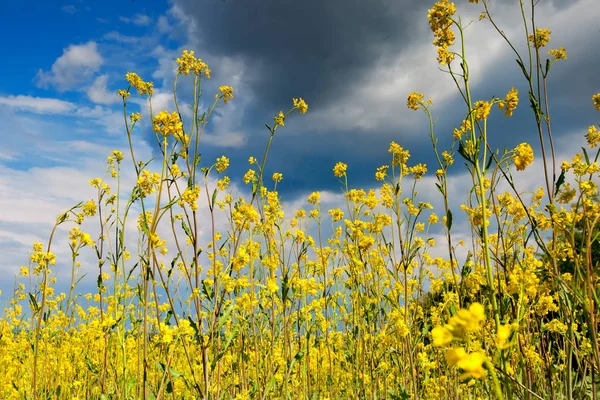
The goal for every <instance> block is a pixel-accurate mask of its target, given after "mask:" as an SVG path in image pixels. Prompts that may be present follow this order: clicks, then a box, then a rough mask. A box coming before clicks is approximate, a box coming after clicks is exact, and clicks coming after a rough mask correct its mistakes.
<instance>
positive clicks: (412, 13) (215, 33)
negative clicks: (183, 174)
mask: <svg viewBox="0 0 600 400" xmlns="http://www.w3.org/2000/svg"><path fill="white" fill-rule="evenodd" d="M432 3H433V1H432V2H417V1H403V2H401V1H381V0H372V1H355V0H352V1H347V0H346V1H345V0H326V1H323V0H321V1H318V0H309V1H303V2H297V1H296V2H292V1H282V0H261V1H250V0H225V1H219V0H210V1H204V2H202V3H201V4H199V3H198V2H197V1H195V0H175V4H176V5H177V6H178V7H180V8H181V10H182V12H183V14H185V15H186V16H188V17H190V18H191V19H192V20H193V21H194V24H195V28H196V31H195V33H196V35H197V37H194V38H191V40H197V41H198V45H199V49H201V50H202V51H206V52H208V53H210V54H212V55H215V56H226V57H235V58H241V59H242V60H243V61H244V64H245V65H246V67H247V68H250V69H251V70H252V71H253V72H254V73H253V74H252V80H251V81H250V82H249V85H250V87H251V91H252V93H253V96H254V98H253V102H252V104H250V105H249V106H248V109H247V112H246V113H245V115H244V121H243V126H244V130H245V132H246V133H248V134H249V135H250V139H249V141H248V143H247V145H246V146H245V147H243V148H241V149H235V150H228V151H226V154H227V155H229V156H231V158H232V170H231V171H230V172H231V176H232V179H236V178H237V179H238V180H239V179H240V178H241V175H243V173H244V172H245V171H246V169H247V164H246V163H245V161H246V160H247V157H248V156H249V155H253V156H255V157H260V156H261V155H262V151H263V150H264V145H265V143H266V141H267V139H268V133H267V132H266V130H265V129H264V122H268V123H271V120H270V118H271V116H272V115H273V114H274V113H275V112H276V111H278V110H279V109H280V108H283V109H286V107H287V106H286V105H288V104H290V103H291V102H290V98H291V97H294V96H302V97H304V98H305V99H307V101H308V102H309V105H310V108H309V113H311V112H314V111H315V110H320V109H322V107H329V108H331V107H332V106H333V107H334V108H335V106H336V105H337V104H340V103H343V101H344V99H345V96H346V95H350V94H352V95H353V96H355V94H354V93H352V92H353V91H354V90H356V88H357V87H361V84H362V83H363V82H365V80H367V79H368V78H370V77H371V76H372V74H373V73H374V71H375V70H376V69H377V68H376V67H377V66H381V65H382V64H384V65H385V64H388V62H391V61H394V60H395V58H397V57H398V56H399V55H403V54H405V53H410V52H411V51H413V50H415V46H418V45H419V44H425V43H427V44H429V43H430V41H431V39H432V38H431V32H430V31H429V28H428V26H427V18H426V15H427V9H428V8H430V7H431V4H432ZM576 3H578V1H572V2H571V1H566V0H542V1H541V2H539V6H545V7H548V6H551V8H555V9H558V10H560V12H563V11H564V10H566V9H567V8H568V7H569V6H572V5H574V4H576ZM457 6H459V9H460V10H467V7H477V6H475V5H468V4H467V2H466V1H465V2H462V3H461V2H457ZM461 6H462V8H461ZM470 10H471V12H477V13H478V12H479V11H478V10H476V9H474V8H472V9H470ZM498 10H499V11H502V8H499V9H498ZM511 12H512V11H511ZM473 15H474V17H473V19H474V20H475V21H476V19H477V18H476V15H477V14H473ZM503 22H504V23H507V24H509V25H507V26H506V27H510V24H511V23H513V22H514V23H515V24H516V23H520V22H518V21H512V22H511V19H510V17H506V16H505V18H504V21H503ZM482 23H485V21H483V22H482ZM538 26H545V25H544V21H539V23H538ZM556 28H557V30H558V28H559V27H556ZM472 40H475V41H477V42H480V43H479V46H486V41H485V40H483V39H482V38H477V37H467V41H472ZM518 40H520V38H519V39H518ZM591 40H593V39H592V38H580V39H578V41H579V46H578V49H582V48H587V49H595V47H594V46H593V43H592V42H590V41H591ZM582 41H583V42H586V41H587V42H590V43H589V45H586V46H582V45H581V42H582ZM553 44H554V37H553ZM556 44H557V45H558V46H562V45H563V44H561V42H560V35H557V40H556ZM571 44H572V43H567V44H566V46H567V47H568V50H567V51H568V52H569V46H570V45H571ZM552 47H557V46H552ZM502 51H505V53H506V55H507V57H505V58H503V59H502V60H499V61H498V62H497V63H494V64H493V65H486V67H485V68H486V69H485V75H486V77H488V78H487V79H486V80H484V81H482V82H479V83H478V84H477V85H474V86H473V87H472V89H473V95H474V99H475V100H479V99H489V98H490V97H491V96H492V95H494V96H496V97H504V95H505V94H506V91H507V90H508V89H510V87H511V86H512V85H514V86H516V87H517V88H518V89H519V90H520V98H521V104H520V106H519V109H518V110H517V112H516V113H515V116H514V117H513V118H510V119H505V118H504V117H502V112H500V111H495V112H494V114H493V115H492V117H491V118H492V119H491V120H490V124H489V125H488V126H489V132H490V136H489V137H490V141H491V144H492V145H493V146H494V147H500V148H503V147H507V148H512V147H513V146H514V145H516V144H518V143H520V142H522V141H528V142H530V143H531V144H532V145H533V146H534V147H537V146H538V144H537V143H538V139H537V136H536V133H535V124H534V123H533V116H532V114H531V110H529V109H528V100H527V87H526V85H525V81H524V78H523V76H522V75H521V73H520V70H519V68H518V67H517V65H516V63H515V62H514V58H515V57H514V55H513V54H511V53H510V51H509V50H508V44H506V43H504V44H503V49H502ZM546 51H547V49H544V52H543V53H544V55H545V54H546V53H545V52H546ZM433 54H434V53H433V50H432V57H431V58H430V59H429V60H428V62H430V63H435V61H434V60H433V59H434V57H435V55H433ZM569 55H570V60H568V61H567V62H564V61H561V62H559V63H557V65H556V66H554V67H553V69H552V71H551V80H550V83H549V89H550V93H551V96H552V104H553V106H552V108H551V113H552V118H553V124H554V132H555V134H557V135H559V134H561V133H570V132H569V131H570V130H573V129H580V128H581V126H582V122H580V121H584V120H588V121H589V120H590V118H592V117H593V115H592V114H593V109H592V108H591V103H590V97H591V94H593V90H595V91H598V87H600V85H598V84H597V82H598V80H597V78H596V77H595V72H594V66H595V65H597V64H598V62H599V61H600V59H599V57H598V52H597V51H585V52H583V51H580V50H578V51H575V52H573V53H569ZM412 68H413V69H417V70H419V69H420V68H421V67H420V66H419V65H413V66H412ZM457 69H458V65H455V70H457ZM399 73H400V74H402V73H403V72H402V71H399ZM416 78H417V79H418V78H419V74H418V73H417V74H416ZM435 79H439V80H440V81H442V80H450V79H451V78H450V77H448V76H446V75H445V74H443V73H441V72H440V73H439V76H437V77H436V78H435ZM593 82H596V85H595V87H594V88H591V86H590V85H591V83H593ZM421 83H422V82H421ZM421 83H419V84H421ZM415 84H417V82H415ZM380 89H381V88H380ZM414 89H417V90H419V89H422V88H420V87H414ZM411 90H412V89H411ZM405 96H406V93H398V99H400V100H398V105H399V107H398V109H397V113H406V108H405V106H404V102H405V100H403V99H405ZM435 100H436V99H434V101H435ZM365 102H366V100H365ZM436 105H438V106H439V105H440V104H436ZM360 106H362V107H364V109H365V110H366V111H367V112H370V111H373V110H372V108H371V109H369V104H366V103H365V104H360ZM400 106H401V107H400ZM441 106H442V107H441V108H439V107H437V108H434V112H435V118H436V119H437V124H436V132H437V134H438V136H439V137H440V143H439V145H440V148H441V149H446V148H448V147H449V145H450V142H451V140H452V129H453V128H454V127H456V126H458V125H459V124H460V121H461V120H462V119H463V118H464V116H465V105H464V103H463V102H462V99H461V98H460V97H459V96H458V94H457V93H456V94H455V95H454V96H453V97H451V98H450V99H449V101H445V102H442V104H441ZM393 110H396V109H395V108H393ZM386 112H387V108H386ZM399 115H402V118H404V114H399ZM414 115H416V114H411V116H414ZM303 117H304V116H300V115H293V117H291V118H290V120H289V121H286V127H285V128H283V129H282V130H281V131H278V133H277V136H276V137H275V140H274V142H273V146H272V148H271V152H270V155H269V162H268V167H267V171H266V175H265V176H267V177H269V176H270V173H272V172H273V171H278V172H282V173H283V174H284V182H283V184H282V185H280V186H279V187H280V190H281V191H282V192H284V193H285V194H287V195H288V196H293V195H294V194H296V193H298V192H305V191H307V190H324V189H333V190H335V189H337V188H338V186H339V185H338V183H337V179H336V178H334V177H333V174H332V172H331V169H332V167H333V165H335V163H336V162H337V161H344V162H347V163H348V164H349V169H348V173H349V175H350V176H351V180H352V183H353V186H355V187H367V186H371V185H373V184H375V182H374V179H373V174H374V170H375V168H377V167H378V166H380V165H382V164H386V163H388V161H389V157H388V156H389V155H388V154H387V147H388V145H389V142H390V141H391V140H394V141H396V142H398V143H400V144H401V145H403V146H405V147H406V148H408V149H410V151H411V154H412V155H413V162H414V163H417V162H425V163H428V165H429V168H430V170H431V172H433V171H434V170H435V168H436V167H435V164H434V162H433V161H434V160H433V159H432V155H433V154H432V151H431V142H430V140H429V138H428V132H427V120H426V118H425V117H424V116H422V125H421V126H417V127H415V126H412V127H407V126H406V125H405V126H397V127H395V126H392V125H390V124H387V125H386V124H381V125H378V126H376V127H373V128H369V127H359V126H355V127H350V128H347V129H339V128H338V127H335V126H333V123H331V124H329V125H327V124H325V125H324V126H322V127H320V128H314V127H312V128H310V129H306V128H302V125H303V122H302V118H303ZM353 117H354V116H353V115H351V114H349V115H348V118H353ZM292 118H293V119H292ZM392 120H393V121H397V118H392ZM409 125H410V124H409ZM297 126H300V128H299V129H300V131H302V130H304V131H302V132H301V133H297V132H296V133H294V134H288V133H287V132H290V130H294V129H298V128H296V127H297ZM213 150H215V149H213ZM213 150H208V152H212V151H213ZM216 150H218V151H221V150H220V149H216ZM214 155H215V156H217V155H220V154H217V153H215V154H214ZM212 157H213V154H210V155H209V158H211V159H212Z"/></svg>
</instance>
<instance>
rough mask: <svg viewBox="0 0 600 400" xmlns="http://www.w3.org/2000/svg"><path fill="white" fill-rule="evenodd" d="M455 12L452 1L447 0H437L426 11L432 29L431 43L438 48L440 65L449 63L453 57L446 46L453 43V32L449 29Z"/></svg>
mask: <svg viewBox="0 0 600 400" xmlns="http://www.w3.org/2000/svg"><path fill="white" fill-rule="evenodd" d="M454 13H456V6H455V5H454V3H448V0H441V1H438V2H437V3H435V4H434V5H433V8H432V9H430V10H429V11H428V13H427V18H428V19H429V26H430V28H431V30H432V31H433V36H434V38H435V39H434V41H433V44H434V46H436V47H437V48H438V58H437V60H438V62H439V63H440V64H441V65H446V64H450V63H451V62H452V60H453V59H454V54H453V53H451V52H450V51H448V48H449V47H450V46H452V44H454V40H455V36H454V32H452V30H451V29H450V27H451V26H452V24H454V21H453V20H452V16H453V15H454Z"/></svg>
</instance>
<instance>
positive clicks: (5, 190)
mask: <svg viewBox="0 0 600 400" xmlns="http://www.w3.org/2000/svg"><path fill="white" fill-rule="evenodd" d="M514 3H515V2H514V1H504V0H502V1H500V0H499V1H495V2H493V3H491V9H492V12H493V13H494V15H495V18H496V19H497V22H498V23H499V24H500V26H501V28H502V29H503V31H504V32H505V33H506V34H507V36H508V37H509V38H510V39H511V40H513V42H514V43H515V46H516V47H517V49H519V50H523V49H524V35H523V28H522V20H521V19H520V18H521V15H520V11H519V9H518V7H516V5H515V4H514ZM431 5H432V2H427V1H425V2H423V1H416V0H412V1H404V0H370V1H368V2H367V1H362V0H360V1H359V0H328V1H321V0H305V1H301V2H298V1H295V2H293V1H287V0H261V1H249V0H204V1H198V0H170V1H166V0H165V1H159V0H144V1H142V0H121V1H116V0H103V1H100V0H65V1H62V0H27V1H25V0H21V1H13V2H6V4H3V6H2V11H0V48H1V49H2V50H3V55H4V57H3V60H4V62H2V63H0V76H2V78H3V79H1V80H0V120H1V121H2V125H1V126H0V137H1V138H2V146H0V271H2V273H1V275H0V290H3V291H4V292H7V291H8V290H10V288H11V287H12V285H13V282H14V276H15V275H16V274H18V270H19V266H21V265H26V264H27V262H28V261H27V260H28V253H29V251H30V249H31V245H32V243H33V242H35V241H42V242H44V243H47V241H48V237H49V234H50V230H51V228H52V225H53V223H54V221H55V219H56V216H57V215H58V214H60V213H62V212H64V211H65V210H67V209H69V208H70V207H72V206H73V205H75V204H76V203H78V202H79V201H87V200H89V199H91V198H93V197H94V191H93V189H92V188H91V187H90V186H89V185H88V180H89V179H92V178H95V177H100V176H103V174H104V171H105V168H106V157H107V156H108V155H109V153H110V152H111V151H112V150H114V149H119V150H122V151H125V150H126V149H127V146H128V142H127V138H126V134H125V130H124V127H123V109H122V101H121V99H120V98H119V97H118V96H117V94H116V92H117V90H118V89H124V88H126V87H127V83H126V82H125V80H124V77H125V74H126V73H127V72H130V71H135V72H137V73H138V74H139V75H140V76H141V77H142V78H143V79H145V80H147V81H153V82H154V85H155V95H154V100H153V104H154V105H153V106H154V109H155V110H163V109H164V110H168V111H173V103H172V100H171V95H170V93H172V85H173V79H174V76H175V74H174V73H175V70H176V63H175V59H176V58H177V57H178V56H179V55H180V54H181V52H182V50H183V49H188V50H194V51H195V53H196V55H197V56H199V57H201V58H202V59H203V60H204V61H205V62H206V63H207V64H208V65H209V67H210V68H211V69H212V71H213V72H212V77H211V79H210V80H209V81H207V83H206V85H205V86H204V93H205V95H206V97H205V100H204V101H203V103H202V105H203V106H206V104H208V103H209V102H211V101H212V99H213V94H214V93H216V92H217V90H218V87H219V86H221V85H230V86H232V87H233V88H234V100H233V101H232V102H231V103H230V104H227V105H224V106H219V108H218V109H217V112H216V114H215V119H214V120H213V121H212V122H211V123H210V124H209V126H208V131H207V136H206V137H205V139H203V142H202V150H201V152H202V155H203V159H204V160H211V162H212V160H214V159H215V158H216V157H218V156H221V155H223V154H225V155H227V156H228V157H230V159H231V167H230V170H229V171H228V175H229V176H230V177H231V179H232V182H234V184H233V188H234V190H235V191H236V192H237V193H241V194H247V193H248V188H247V187H246V186H245V185H244V184H243V183H242V182H241V178H242V176H243V174H244V173H245V172H246V170H247V169H248V164H247V159H248V157H250V156H254V157H257V158H260V157H261V156H262V153H263V151H264V147H265V144H266V142H267V139H268V135H269V133H268V131H267V130H266V128H265V126H264V124H265V123H271V122H272V120H273V116H274V115H275V114H277V113H278V112H279V110H284V111H287V110H288V109H289V108H290V107H291V105H292V98H293V97H302V98H303V99H305V100H306V102H307V103H308V105H309V111H308V112H307V113H306V114H305V115H299V114H297V113H296V114H293V115H292V116H290V117H289V118H288V119H286V126H285V127H284V128H282V129H280V130H278V132H277V135H276V137H275V140H274V142H273V146H272V148H271V152H270V156H269V160H268V165H267V176H270V173H272V172H274V171H277V172H281V173H283V176H284V180H283V182H282V183H281V184H280V185H278V190H279V193H280V195H281V197H282V199H283V202H284V205H285V206H286V209H287V210H289V211H290V212H292V211H293V210H294V209H295V208H299V207H302V206H305V205H306V197H307V195H308V194H310V192H312V191H317V190H318V191H321V192H322V193H323V199H324V200H323V201H324V206H323V207H324V208H325V207H327V206H332V207H333V206H339V205H341V204H342V202H343V196H342V194H341V191H340V183H339V181H338V179H337V178H335V177H334V176H333V173H332V168H333V166H334V165H335V164H336V163H337V162H338V161H343V162H345V163H347V164H348V165H349V167H348V177H349V183H350V186H351V187H361V188H371V187H376V186H377V182H376V181H375V180H374V173H375V169H376V168H377V167H379V166H381V165H383V164H386V163H388V162H389V157H388V153H387V148H388V146H389V143H390V142H391V141H395V142H397V143H399V144H401V145H402V146H403V147H405V148H407V149H409V150H410V152H411V154H412V159H411V160H412V163H414V164H416V163H420V162H422V163H428V164H432V162H433V159H432V152H431V142H430V139H429V136H428V124H427V120H426V118H425V116H424V115H423V114H422V113H421V112H414V111H412V110H409V109H407V107H406V96H407V94H408V93H410V92H412V91H415V90H416V91H419V92H423V93H424V94H425V95H426V97H427V98H429V97H431V98H432V99H433V101H434V105H433V107H432V112H433V114H434V118H435V119H436V125H435V129H436V133H437V135H438V136H439V138H440V142H439V146H440V148H442V149H445V148H446V147H448V146H449V145H450V144H451V140H452V130H453V129H454V127H457V126H458V125H459V124H460V121H461V120H462V119H463V118H464V116H465V106H464V103H463V102H462V100H461V98H460V96H459V94H458V92H457V90H456V88H455V87H454V83H453V82H452V79H451V78H450V77H449V76H448V75H447V74H445V73H443V72H442V71H440V69H439V66H438V65H437V63H436V61H435V56H436V49H435V48H434V46H433V45H432V44H431V41H432V39H433V38H432V33H431V31H430V29H429V26H428V23H427V9H428V8H430V7H431ZM456 5H457V7H458V10H459V13H460V15H461V17H462V20H463V22H468V21H472V24H471V25H469V27H468V29H466V35H467V39H466V40H467V44H466V49H467V56H468V60H469V64H470V70H471V71H472V72H471V73H472V81H471V82H472V86H471V88H472V92H473V97H474V98H475V99H488V100H489V99H491V98H492V97H493V96H496V97H504V95H505V94H506V92H507V91H508V90H509V89H510V88H511V87H512V86H514V87H515V88H517V89H519V93H520V98H521V104H520V106H519V108H517V110H516V111H515V113H514V116H513V117H512V118H504V117H503V115H502V112H500V111H495V112H493V113H492V116H491V119H490V122H489V124H488V132H489V140H490V143H491V145H492V146H493V147H497V148H501V149H502V148H505V147H506V148H509V149H510V148H513V147H514V146H516V145H517V144H519V143H521V142H524V141H527V142H529V143H531V144H532V146H533V147H534V150H535V151H536V156H537V155H539V141H538V139H537V136H536V130H535V124H534V120H533V116H532V113H531V110H530V109H529V108H528V105H527V100H526V86H525V81H524V78H523V76H522V75H521V73H520V70H519V68H518V67H517V65H516V63H515V61H514V58H515V57H514V55H513V54H511V51H510V48H509V47H508V45H507V44H506V42H504V41H503V40H502V39H501V38H500V37H499V35H498V34H497V33H496V32H495V31H494V30H493V29H492V28H491V26H490V24H489V23H488V22H487V21H485V20H484V21H479V20H478V15H479V13H480V12H481V11H482V6H481V5H476V4H470V3H469V2H468V1H467V0H460V1H456ZM536 17H537V24H538V26H542V27H549V28H550V29H551V30H552V40H551V42H550V45H549V46H548V48H559V47H565V48H566V49H567V54H568V56H569V59H568V60H567V61H560V62H558V63H556V65H554V66H553V68H552V70H551V73H550V79H549V83H548V90H549V93H550V98H551V105H550V115H551V118H552V124H553V134H554V137H555V140H556V144H557V153H558V157H557V158H558V164H560V160H562V159H564V158H570V157H571V156H572V155H573V154H574V152H575V151H577V150H578V148H579V147H580V146H582V145H584V144H585V139H584V134H585V132H586V131H587V127H588V126H589V125H590V124H593V123H596V122H597V120H598V117H597V114H595V111H594V108H593V106H592V105H591V104H592V103H591V96H592V95H593V94H594V93H597V92H598V91H600V80H599V79H598V76H597V72H596V71H597V65H598V64H599V63H600V53H599V51H598V47H597V44H596V43H597V37H598V32H599V28H598V27H597V21H598V20H600V7H599V6H598V4H597V0H539V2H538V5H537V8H536ZM184 83H185V82H184ZM188 83H189V82H188ZM188 87H189V86H188ZM186 99H187V101H189V96H188V97H186V95H185V94H182V101H184V102H185V101H186ZM128 107H129V108H128V111H138V110H139V111H141V112H142V114H143V115H144V116H147V109H146V105H145V103H144V102H143V101H138V100H131V102H130V105H129V106H128ZM133 136H134V148H135V151H136V153H137V154H139V155H140V157H141V158H143V159H146V160H148V159H150V158H151V157H153V156H155V155H156V154H157V149H156V147H155V145H154V134H153V133H152V131H151V128H150V126H149V124H145V123H143V122H142V123H141V124H140V126H139V128H136V130H135V131H134V135H133ZM457 157H458V156H457ZM127 161H129V160H128V159H127V160H126V162H127ZM125 165H127V164H125ZM128 170H129V171H128V172H125V174H124V177H123V180H124V183H129V184H133V182H134V179H135V177H134V176H133V172H132V171H131V168H128ZM430 171H431V172H430V173H429V175H428V176H427V177H426V178H425V179H424V181H423V183H422V186H421V189H420V192H421V195H422V196H424V198H426V199H428V200H430V201H431V202H433V203H434V204H440V200H441V199H439V198H438V197H439V196H437V194H438V192H437V190H436V189H435V187H434V186H433V182H434V177H433V175H432V172H433V171H435V167H433V164H432V166H431V167H430ZM450 174H451V189H452V191H453V194H454V195H455V196H454V197H453V199H452V204H453V205H454V206H455V207H458V205H459V204H461V202H463V201H464V193H465V192H466V191H467V190H468V188H469V187H470V186H469V182H468V178H467V175H466V171H465V169H464V166H463V165H462V163H461V162H457V163H456V164H455V166H454V167H453V168H451V170H450ZM516 176H517V180H518V183H519V185H520V189H522V190H534V189H535V187H537V185H539V184H540V182H541V180H540V177H541V163H540V157H539V156H538V157H536V161H535V162H534V164H533V165H532V166H531V167H530V168H529V169H528V170H527V171H525V172H523V173H521V174H520V175H516ZM461 196H462V197H461ZM455 214H456V213H455ZM463 227H464V225H463ZM68 228H69V227H67V228H65V229H63V230H61V231H59V234H58V235H57V237H56V239H55V244H54V246H53V248H55V249H56V250H55V252H56V253H57V255H58V256H59V266H57V268H59V269H61V268H62V269H63V270H65V271H67V272H68V271H69V268H68V267H66V266H67V265H68V262H69V261H68V257H69V255H68V245H67V233H68ZM463 233H464V234H465V235H466V232H463ZM457 234H458V235H460V232H458V233H457ZM61 248H62V249H61ZM61 263H62V266H61ZM90 268H91V267H90ZM67 272H65V274H66V273H67ZM92 281H93V279H92Z"/></svg>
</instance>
